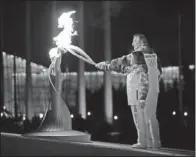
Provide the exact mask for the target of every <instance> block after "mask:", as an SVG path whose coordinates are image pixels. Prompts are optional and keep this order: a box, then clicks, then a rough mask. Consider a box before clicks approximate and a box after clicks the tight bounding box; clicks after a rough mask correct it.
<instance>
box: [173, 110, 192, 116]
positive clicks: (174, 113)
mask: <svg viewBox="0 0 196 157" xmlns="http://www.w3.org/2000/svg"><path fill="white" fill-rule="evenodd" d="M172 115H173V116H175V115H176V111H173V112H172ZM184 116H185V117H186V116H188V112H184Z"/></svg>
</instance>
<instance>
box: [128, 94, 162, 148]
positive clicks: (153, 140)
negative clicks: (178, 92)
mask: <svg viewBox="0 0 196 157" xmlns="http://www.w3.org/2000/svg"><path fill="white" fill-rule="evenodd" d="M157 100H158V93H152V92H150V93H149V94H148V96H147V99H146V104H145V107H144V109H141V108H140V107H139V106H138V105H131V110H132V115H133V120H134V123H135V126H136V129H137V134H138V139H137V142H138V143H140V144H141V145H143V146H146V147H157V146H161V142H160V132H159V123H158V120H157V116H156V110H157Z"/></svg>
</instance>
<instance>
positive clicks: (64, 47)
mask: <svg viewBox="0 0 196 157" xmlns="http://www.w3.org/2000/svg"><path fill="white" fill-rule="evenodd" d="M75 12H76V11H70V12H67V13H63V14H62V15H61V16H60V17H59V18H58V28H62V29H63V30H62V31H61V32H60V33H59V34H58V35H57V36H56V37H54V38H53V41H54V42H55V44H56V47H54V48H52V49H51V50H50V51H49V56H50V59H51V64H50V66H49V81H50V83H51V84H52V86H53V88H54V89H55V87H54V85H53V83H52V81H51V78H50V74H53V75H55V67H58V68H60V64H61V59H60V60H58V58H61V55H62V54H63V53H67V52H69V53H71V54H72V55H74V56H76V57H78V58H79V59H82V60H83V61H85V62H87V63H89V64H92V65H95V64H96V63H95V62H94V61H93V60H92V59H91V58H90V56H88V54H87V53H86V52H84V51H83V50H82V49H81V48H79V47H77V46H75V45H71V43H72V36H75V35H77V31H75V30H74V28H73V24H74V21H73V19H72V18H71V15H72V14H74V13H75ZM55 65H56V66H55ZM56 70H58V69H56ZM55 91H56V89H55ZM56 92H57V91H56Z"/></svg>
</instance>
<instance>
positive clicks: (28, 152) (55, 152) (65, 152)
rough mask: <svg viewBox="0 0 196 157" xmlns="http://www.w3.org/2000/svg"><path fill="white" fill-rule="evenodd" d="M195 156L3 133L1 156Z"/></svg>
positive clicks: (102, 143)
mask: <svg viewBox="0 0 196 157" xmlns="http://www.w3.org/2000/svg"><path fill="white" fill-rule="evenodd" d="M69 155H70V156H74V155H77V156H195V152H194V151H187V150H183V151H181V150H170V149H159V150H145V149H134V148H131V146H130V145H123V144H114V143H106V142H94V141H92V143H83V142H67V141H64V140H56V139H46V138H45V139H43V138H35V137H34V136H28V137H27V136H26V137H24V136H21V135H19V134H10V133H1V156H69Z"/></svg>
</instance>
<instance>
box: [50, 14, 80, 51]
mask: <svg viewBox="0 0 196 157" xmlns="http://www.w3.org/2000/svg"><path fill="white" fill-rule="evenodd" d="M75 12H76V11H70V12H67V13H63V14H62V15H61V16H60V17H59V18H58V28H63V30H62V31H61V32H60V33H59V34H58V35H57V36H56V37H54V38H53V40H54V42H55V44H56V46H57V47H58V48H61V49H62V48H64V49H66V48H67V47H68V46H69V45H70V44H71V43H72V40H71V39H72V36H74V35H77V32H76V31H75V30H74V28H73V24H74V21H73V19H72V18H71V17H70V16H71V15H72V14H74V13H75Z"/></svg>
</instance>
